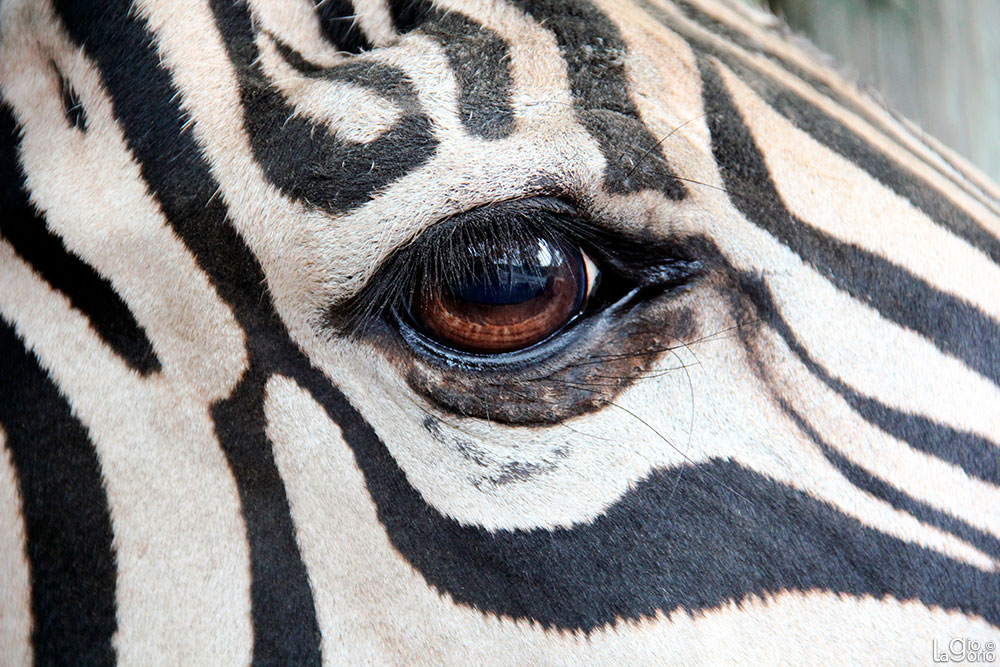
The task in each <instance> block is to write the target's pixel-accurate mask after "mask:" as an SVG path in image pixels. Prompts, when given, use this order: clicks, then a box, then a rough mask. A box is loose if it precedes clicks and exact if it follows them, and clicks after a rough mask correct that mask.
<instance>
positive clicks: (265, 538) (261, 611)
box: [56, 0, 320, 664]
mask: <svg viewBox="0 0 1000 667" xmlns="http://www.w3.org/2000/svg"><path fill="white" fill-rule="evenodd" d="M56 6H57V10H58V12H59V14H60V16H61V17H62V19H63V22H64V24H65V25H66V26H67V29H68V31H69V34H70V36H71V38H72V39H73V40H74V41H76V42H77V43H78V44H80V45H81V47H83V49H84V51H85V53H86V54H87V55H88V56H89V57H90V58H91V59H92V60H93V61H94V62H95V64H96V65H97V66H98V68H99V69H100V73H101V77H102V80H103V83H104V85H105V87H106V88H107V90H108V93H109V95H110V96H111V100H112V104H113V107H114V112H115V116H116V117H117V118H118V119H119V122H120V123H121V125H122V129H123V131H124V133H125V137H126V140H127V141H128V145H129V148H130V150H131V151H132V153H133V155H134V156H135V159H136V160H137V161H138V163H139V167H140V170H141V172H142V175H143V178H144V180H145V181H146V184H147V186H148V187H149V189H150V191H151V193H152V194H153V196H154V197H156V199H157V201H158V202H159V204H160V206H161V207H162V209H163V211H164V213H165V214H166V216H167V220H168V222H169V223H170V225H171V227H172V228H173V229H174V231H175V232H177V234H178V236H180V238H181V239H182V240H183V241H184V243H185V244H186V245H187V247H188V248H189V249H190V250H191V252H192V253H193V254H194V255H195V258H196V259H197V261H198V264H199V266H200V267H201V268H202V270H204V271H205V273H206V274H207V275H208V276H209V278H210V280H211V282H212V284H213V285H214V287H215V289H216V291H217V292H218V294H219V296H220V297H221V298H222V299H223V300H224V301H225V302H226V303H227V304H228V305H229V306H230V308H232V310H233V313H234V314H235V316H236V318H237V320H238V322H239V323H240V326H241V327H242V329H243V330H244V332H246V334H247V336H248V339H247V352H248V355H249V357H250V364H251V368H250V370H249V371H248V372H247V373H246V374H245V376H244V378H243V379H242V380H241V383H240V386H239V387H238V388H237V390H236V391H235V392H234V395H233V396H232V397H231V398H230V399H228V400H226V401H221V402H220V403H219V404H217V405H216V406H215V407H214V408H213V410H212V415H213V418H214V419H215V430H216V434H217V435H218V437H219V440H220V443H221V444H222V447H223V451H224V452H225V453H226V456H227V460H228V461H229V464H230V466H231V468H232V471H233V476H234V478H235V479H236V483H237V487H238V488H239V490H240V500H241V503H242V511H243V516H244V519H245V521H246V523H247V526H248V540H249V547H250V560H251V563H250V570H251V574H252V579H251V591H250V595H251V605H252V614H253V619H252V620H253V631H254V655H253V660H254V663H255V664H318V663H319V662H320V645H319V631H318V627H319V626H318V623H317V621H316V614H315V609H314V606H313V601H312V591H311V589H310V586H309V581H308V578H307V576H306V572H305V566H304V565H303V563H302V559H301V556H300V554H299V551H298V546H297V544H296V543H295V541H294V539H293V537H294V527H293V525H292V522H291V516H290V514H289V512H288V500H287V497H286V494H285V490H284V485H283V484H282V483H281V481H280V478H279V477H278V474H277V471H276V469H274V461H273V457H272V454H271V451H270V445H269V443H268V442H267V441H266V439H264V438H263V437H262V431H261V429H260V428H259V421H255V420H257V419H258V417H259V414H260V411H261V410H262V406H261V405H260V397H261V388H260V386H261V385H260V383H261V382H262V381H264V380H265V379H266V373H265V372H263V371H261V370H260V368H261V366H265V367H267V366H269V365H273V363H272V362H271V361H270V360H271V359H272V358H273V356H274V354H275V352H274V350H275V347H276V345H278V344H280V343H281V342H282V341H287V337H286V336H285V334H284V331H283V327H282V325H281V323H280V321H279V320H278V317H277V315H276V314H275V313H274V311H273V309H272V308H271V307H270V301H269V299H268V296H267V294H266V291H265V280H264V276H263V273H262V272H261V269H260V267H259V265H258V264H257V262H256V260H255V259H254V257H253V255H252V254H251V253H250V251H249V249H248V248H247V247H246V246H245V244H244V243H243V241H242V240H241V239H240V238H239V236H238V235H237V234H236V232H235V230H234V229H233V228H232V226H231V225H230V223H229V222H228V221H227V219H226V209H225V206H224V205H223V203H222V202H221V200H220V198H219V197H214V196H213V195H214V194H215V192H216V190H217V189H218V184H217V182H216V181H215V180H214V179H213V178H212V175H211V173H210V171H209V168H208V165H207V164H206V163H205V162H204V160H203V158H202V157H201V151H200V149H199V147H198V145H197V144H196V143H195V141H194V138H193V136H192V135H191V134H190V133H188V132H186V131H184V130H183V129H182V127H183V123H184V115H183V114H182V113H181V110H180V107H179V97H178V95H177V91H176V89H175V88H174V86H173V84H172V83H171V81H170V77H169V75H168V73H167V71H166V70H165V69H163V67H162V66H161V65H160V63H159V57H158V55H157V53H156V50H155V48H154V46H153V39H152V36H151V35H150V33H149V31H148V29H147V27H146V26H145V24H144V23H143V21H142V20H141V19H140V18H138V17H137V16H136V15H135V13H134V12H133V11H131V3H130V2H128V0H115V1H113V2H111V1H109V2H105V3H102V5H101V7H100V9H99V10H96V9H95V6H94V5H92V4H91V3H86V2H73V1H72V0H60V1H59V2H57V3H56ZM276 337H277V341H278V343H275V338H276ZM286 344H287V343H286ZM256 480H262V483H261V484H259V485H258V484H257V483H256Z"/></svg>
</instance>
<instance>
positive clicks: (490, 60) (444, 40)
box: [421, 12, 514, 139]
mask: <svg viewBox="0 0 1000 667" xmlns="http://www.w3.org/2000/svg"><path fill="white" fill-rule="evenodd" d="M421 31H422V32H424V33H426V34H427V35H430V36H431V37H433V38H435V39H436V40H437V41H439V42H440V43H441V46H442V47H444V50H445V53H447V54H448V63H449V64H450V65H451V71H452V72H453V73H454V74H455V77H456V79H458V89H459V100H458V104H459V107H458V113H459V116H460V117H461V119H462V124H463V125H464V126H465V128H466V129H467V130H468V131H469V132H471V133H472V134H475V135H476V136H478V137H482V138H483V139H503V138H505V137H509V136H510V135H511V133H512V132H513V131H514V110H513V109H512V108H511V106H510V95H511V91H510V89H511V77H510V50H509V49H508V48H507V44H506V43H505V42H504V41H503V40H502V39H500V37H499V35H497V34H496V33H495V32H493V31H492V30H488V29H487V28H485V27H483V26H482V25H480V24H479V23H476V22H475V21H473V20H471V19H469V18H466V17H465V16H462V15H461V14H457V13H454V12H451V13H444V12H433V13H432V14H431V15H430V17H429V20H427V21H426V22H425V23H424V24H423V25H422V26H421Z"/></svg>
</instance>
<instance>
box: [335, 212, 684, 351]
mask: <svg viewBox="0 0 1000 667" xmlns="http://www.w3.org/2000/svg"><path fill="white" fill-rule="evenodd" d="M539 238H541V239H545V240H549V241H553V242H563V243H569V244H572V245H575V246H576V247H577V248H579V249H580V250H581V251H582V252H583V253H584V254H585V255H586V256H587V257H588V258H590V259H592V261H593V262H594V263H595V264H596V267H597V268H598V269H599V271H600V274H601V279H600V284H599V285H598V286H597V289H596V290H595V293H594V294H592V295H591V297H590V301H589V302H588V304H587V305H586V307H585V308H584V310H583V311H582V312H581V313H580V314H579V315H578V316H577V317H576V318H574V321H573V322H572V323H571V324H570V325H568V326H567V327H566V328H564V330H563V331H562V332H559V333H557V334H555V335H554V336H553V338H561V337H564V334H568V333H569V331H568V330H569V329H573V328H574V327H575V325H576V324H577V322H579V321H582V320H586V319H587V318H588V316H590V315H592V314H594V313H597V312H601V311H604V310H606V309H607V308H608V307H609V306H611V305H614V306H615V307H616V308H617V307H619V306H623V307H627V306H628V305H630V304H631V303H632V302H633V301H640V300H643V299H646V298H651V297H652V296H654V295H655V294H654V293H655V292H662V291H664V290H670V289H672V288H676V287H679V286H681V285H683V284H685V283H686V282H688V281H689V280H690V279H691V277H692V276H693V275H694V274H695V273H697V271H698V270H699V269H700V263H699V262H698V261H697V260H696V259H693V258H692V257H690V253H688V252H685V251H683V250H682V249H680V248H678V247H674V246H666V245H664V244H663V243H662V242H660V241H657V242H650V241H648V240H645V239H636V238H632V237H629V236H628V235H627V234H623V233H621V232H618V233H615V234H614V235H612V234H611V233H610V232H608V231H607V230H605V229H602V228H601V227H599V226H598V225H596V224H595V223H594V222H593V221H592V220H591V219H589V218H588V217H586V216H584V215H582V214H581V213H580V212H579V211H578V210H577V208H576V207H574V206H572V205H571V204H569V203H568V202H566V201H564V200H562V199H557V198H554V197H533V198H529V199H520V200H511V201H506V202H500V203H496V204H490V205H486V206H482V207H478V208H475V209H472V210H470V211H467V212H465V213H461V214H458V215H455V216H452V217H451V218H449V219H446V220H444V221H442V222H440V223H437V224H436V225H433V226H432V227H430V228H428V229H427V230H426V231H425V232H424V233H423V234H421V236H420V237H418V238H417V239H416V240H415V241H414V242H412V243H411V244H409V245H408V246H406V247H404V248H401V249H399V250H398V251H396V252H395V253H393V254H392V255H391V256H390V257H389V258H388V259H386V260H385V261H384V262H383V263H382V265H381V267H380V268H379V269H378V270H377V271H376V273H375V276H374V278H373V279H372V280H371V281H370V282H369V284H368V286H367V287H365V288H364V289H363V290H362V291H361V292H360V293H359V294H357V295H356V296H355V297H353V298H352V299H351V300H349V301H348V302H347V303H345V304H343V305H341V306H339V307H337V308H336V310H335V311H331V316H330V318H329V319H330V324H331V325H333V326H334V327H335V328H336V329H338V330H339V331H340V332H341V333H342V334H345V335H348V336H361V335H364V334H365V333H366V332H368V331H371V330H373V329H374V328H375V327H377V326H378V325H379V324H380V323H385V322H389V323H391V325H392V326H394V327H395V328H396V329H397V330H399V333H400V334H401V335H402V337H403V339H404V340H406V341H407V343H408V344H409V346H410V347H411V348H414V349H415V350H416V351H417V352H418V353H421V354H423V355H425V356H432V357H439V358H442V357H443V358H444V359H443V360H444V361H448V362H451V365H454V363H456V362H458V363H460V364H461V365H463V366H469V367H479V366H490V365H491V363H492V362H493V361H496V362H498V363H503V362H504V360H508V361H511V362H515V361H518V360H520V363H524V360H523V358H525V355H523V354H521V353H520V352H503V353H498V354H493V355H489V354H487V355H482V354H464V353H461V352H456V351H454V350H449V349H447V348H444V347H442V346H440V345H437V344H436V343H435V342H434V341H430V340H428V339H427V338H426V336H423V335H422V334H421V333H420V332H419V330H418V327H416V326H415V325H414V324H413V322H412V321H411V320H410V318H409V317H408V316H407V315H406V313H405V308H404V307H403V304H405V303H406V302H407V300H408V299H411V298H413V296H414V289H415V287H416V285H418V284H419V283H420V280H421V278H422V277H423V276H428V275H430V276H433V277H435V278H437V279H444V280H446V281H447V280H448V279H450V278H452V277H453V276H459V275H462V274H463V272H464V271H466V270H467V269H468V267H469V263H470V262H471V260H470V258H469V255H468V252H467V248H468V247H469V245H470V244H472V243H477V242H478V243H482V242H484V241H485V242H493V243H497V244H501V245H506V246H513V245H515V244H517V243H518V242H521V241H528V240H537V239H539ZM407 328H408V329H410V330H409V331H407V330H406V329H407ZM541 346H542V347H546V346H547V344H546V343H542V344H541ZM544 356H545V350H535V351H533V353H532V354H530V355H528V357H530V358H531V359H534V358H538V357H544Z"/></svg>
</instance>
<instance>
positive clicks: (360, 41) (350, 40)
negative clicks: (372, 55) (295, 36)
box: [313, 0, 372, 53]
mask: <svg viewBox="0 0 1000 667" xmlns="http://www.w3.org/2000/svg"><path fill="white" fill-rule="evenodd" d="M313 4H314V7H315V10H316V16H317V18H318V19H319V28H320V33H322V35H323V37H324V38H325V39H326V41H328V42H330V44H332V45H333V46H334V47H336V48H337V50H338V51H345V52H347V53H361V52H362V51H368V50H370V49H371V48H372V45H371V42H369V41H368V38H367V37H365V35H364V33H363V32H361V28H360V26H358V23H357V20H356V18H355V16H354V6H353V5H352V4H351V3H350V1H349V0H315V2H314V3H313Z"/></svg>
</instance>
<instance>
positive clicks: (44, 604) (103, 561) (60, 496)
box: [0, 319, 118, 665]
mask: <svg viewBox="0 0 1000 667" xmlns="http://www.w3.org/2000/svg"><path fill="white" fill-rule="evenodd" d="M0 378H2V381H0V427H2V428H3V430H4V431H5V432H6V434H7V446H6V449H7V451H8V452H9V453H10V458H11V460H12V462H13V464H14V471H15V474H16V475H17V483H18V489H19V491H20V496H21V511H22V514H23V517H24V530H25V536H26V537H27V543H28V545H27V552H26V554H25V555H26V556H27V560H28V567H29V570H30V573H31V616H32V621H33V622H32V630H31V643H32V647H33V650H34V660H35V664H38V665H56V664H65V663H66V661H67V659H71V660H72V661H73V662H75V663H77V664H81V665H112V664H114V662H115V649H114V646H113V645H112V641H111V640H112V637H113V636H114V633H115V630H116V628H117V627H118V624H117V620H116V602H115V587H116V580H117V574H118V573H117V567H116V565H115V550H114V546H113V545H112V543H111V540H112V530H111V515H110V511H109V509H108V498H107V495H106V494H105V491H104V482H103V480H102V478H101V469H100V463H99V462H98V458H97V453H96V452H95V451H94V446H93V444H91V442H90V438H89V436H88V433H87V429H86V428H85V427H84V426H83V425H82V424H81V423H80V422H79V420H77V418H76V417H75V416H73V411H72V408H71V407H70V405H69V403H68V402H67V400H66V398H65V397H64V396H63V395H62V394H61V393H60V392H59V389H58V388H57V387H56V386H55V384H54V383H53V382H52V380H51V379H50V378H49V376H48V372H47V371H46V370H45V369H44V368H42V366H41V364H39V362H38V359H37V358H36V357H35V355H34V354H33V353H32V352H31V351H29V350H28V349H26V348H25V346H24V343H23V342H22V341H21V340H20V339H19V338H18V336H17V334H16V332H15V331H14V328H13V327H12V326H10V325H9V324H8V323H7V322H6V321H4V320H2V319H0ZM14 378H16V381H15V380H14ZM6 590H7V584H6V583H4V584H3V591H4V593H5V594H6ZM5 604H7V602H5Z"/></svg>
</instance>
